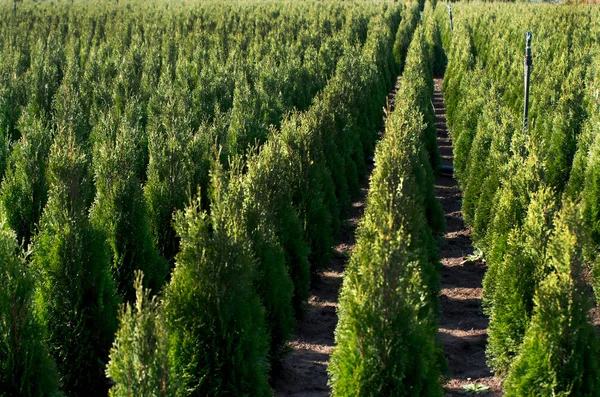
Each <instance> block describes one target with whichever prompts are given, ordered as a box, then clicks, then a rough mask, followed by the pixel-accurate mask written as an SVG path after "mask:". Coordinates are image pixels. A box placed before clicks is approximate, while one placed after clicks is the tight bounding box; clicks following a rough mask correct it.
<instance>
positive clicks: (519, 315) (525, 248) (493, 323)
mask: <svg viewBox="0 0 600 397" xmlns="http://www.w3.org/2000/svg"><path fill="white" fill-rule="evenodd" d="M557 209H558V203H557V200H556V197H555V195H554V194H553V193H552V191H551V190H550V189H547V188H545V189H541V190H540V191H538V192H536V193H533V194H532V197H531V203H530V204H529V208H528V210H527V217H526V218H525V221H524V223H523V226H522V227H521V228H519V229H514V230H513V231H511V233H510V234H509V236H508V244H507V248H506V253H505V255H504V259H503V261H502V263H500V264H499V265H498V267H497V270H496V271H497V283H496V287H495V294H494V305H493V306H492V309H491V310H490V324H489V327H488V335H489V337H488V345H487V348H486V354H487V357H488V364H489V365H490V367H491V368H492V369H493V370H494V371H496V372H497V373H506V372H507V371H508V369H509V368H510V365H511V364H512V362H513V360H514V358H515V357H516V355H517V354H518V353H519V350H520V348H521V344H522V343H523V337H524V336H525V331H526V330H527V328H528V327H529V324H530V322H531V315H532V312H533V297H534V295H535V293H536V291H537V289H538V286H539V284H540V282H541V281H542V280H543V279H544V278H546V276H547V275H548V271H549V270H548V269H547V268H546V249H547V244H548V239H549V238H550V234H551V231H552V228H553V220H554V214H555V213H556V211H557Z"/></svg>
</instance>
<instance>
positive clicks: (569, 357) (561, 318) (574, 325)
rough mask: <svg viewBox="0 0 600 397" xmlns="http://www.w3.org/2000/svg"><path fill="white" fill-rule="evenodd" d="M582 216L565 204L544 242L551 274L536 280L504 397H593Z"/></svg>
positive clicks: (594, 344)
mask: <svg viewBox="0 0 600 397" xmlns="http://www.w3.org/2000/svg"><path fill="white" fill-rule="evenodd" d="M582 224H583V219H582V217H581V213H580V211H579V210H577V208H576V207H575V206H574V205H573V204H571V203H566V204H565V205H564V207H563V209H562V211H561V213H560V215H559V216H557V218H556V220H555V225H554V233H553V235H552V237H551V238H550V241H549V243H548V264H547V266H549V268H550V269H552V273H550V275H548V277H547V278H546V279H545V280H544V281H543V282H542V283H541V284H540V287H539V290H538V292H537V294H536V297H535V309H534V314H533V319H532V322H531V326H530V327H529V329H528V330H527V333H526V335H525V340H524V342H523V346H522V348H521V352H520V354H519V356H518V357H517V358H516V360H515V362H514V364H513V366H512V368H511V370H510V373H509V375H508V378H507V379H506V383H505V391H506V395H507V396H525V395H536V396H570V395H574V396H594V395H596V394H598V390H599V388H600V382H599V380H600V368H599V367H598V362H597V356H598V348H599V345H598V337H597V336H596V334H595V331H594V329H593V328H592V326H591V325H590V324H589V322H588V318H587V315H588V309H589V300H588V298H587V297H586V293H585V287H584V280H583V279H582V276H583V274H582V271H583V268H584V266H585V263H584V258H583V251H582V249H581V243H580V241H581V239H585V235H584V230H583V228H582V227H581V225H582Z"/></svg>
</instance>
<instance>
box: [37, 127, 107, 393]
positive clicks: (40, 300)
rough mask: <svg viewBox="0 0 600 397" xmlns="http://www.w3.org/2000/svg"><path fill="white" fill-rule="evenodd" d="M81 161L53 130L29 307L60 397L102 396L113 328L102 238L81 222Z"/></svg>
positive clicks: (84, 179) (88, 193)
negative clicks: (44, 334)
mask: <svg viewBox="0 0 600 397" xmlns="http://www.w3.org/2000/svg"><path fill="white" fill-rule="evenodd" d="M89 162H90V161H89V158H88V156H87V155H86V153H85V152H83V151H82V149H81V147H80V146H79V144H78V143H77V141H76V138H75V136H74V135H73V132H72V131H71V130H70V129H68V128H65V127H64V126H59V130H58V131H57V133H56V138H55V140H54V143H53V144H52V148H51V150H50V160H49V167H48V177H49V184H50V193H49V198H48V204H47V205H46V207H45V209H44V213H43V215H42V219H41V222H40V231H39V233H38V235H37V236H36V237H35V238H34V242H33V253H32V263H31V266H32V269H33V271H34V272H35V274H36V278H37V284H36V294H35V295H36V297H35V302H36V310H37V311H38V312H39V314H40V316H41V318H42V319H43V321H44V323H45V324H46V325H47V328H48V338H47V343H48V344H49V347H50V351H51V353H52V356H53V357H54V359H55V361H56V364H57V366H58V371H59V375H60V381H61V384H62V386H61V387H62V389H63V390H64V391H65V393H66V394H67V395H82V394H90V393H92V394H105V393H106V391H107V389H108V385H107V382H106V378H105V376H104V366H105V363H106V360H107V358H108V350H109V348H110V344H111V341H112V338H113V334H114V331H115V330H116V326H117V323H116V317H117V304H118V296H117V294H116V290H115V285H114V282H113V280H112V278H111V275H110V260H109V256H108V250H107V247H106V240H105V236H104V235H103V234H102V233H101V232H99V231H98V230H95V229H94V228H93V227H92V225H91V223H90V221H89V219H88V207H89V204H90V202H91V198H92V188H93V184H92V178H91V174H90V172H89V169H88V166H89Z"/></svg>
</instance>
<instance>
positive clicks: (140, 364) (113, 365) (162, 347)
mask: <svg viewBox="0 0 600 397" xmlns="http://www.w3.org/2000/svg"><path fill="white" fill-rule="evenodd" d="M142 280H143V273H142V272H141V271H136V276H135V284H134V290H135V296H136V300H135V304H133V305H132V304H131V303H126V304H125V305H124V306H123V308H122V310H121V313H120V314H119V330H118V331H117V333H116V335H115V340H114V342H113V345H112V348H111V350H110V361H109V362H108V365H107V367H106V375H107V376H108V377H109V378H110V379H111V380H112V382H113V386H112V388H111V389H110V392H109V395H110V396H114V397H121V396H124V397H125V396H126V397H129V396H165V397H167V396H179V395H181V394H182V393H183V390H181V388H180V382H179V379H177V378H176V377H175V376H174V374H173V370H172V368H171V362H170V361H169V339H168V334H167V328H166V324H165V317H164V311H163V306H162V305H161V301H160V300H158V299H157V297H156V296H151V293H150V290H148V289H146V288H144V286H143V282H142Z"/></svg>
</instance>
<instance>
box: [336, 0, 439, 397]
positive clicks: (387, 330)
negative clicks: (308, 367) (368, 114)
mask: <svg viewBox="0 0 600 397" xmlns="http://www.w3.org/2000/svg"><path fill="white" fill-rule="evenodd" d="M423 19H424V23H423V25H422V26H420V27H418V28H417V30H416V31H415V34H414V37H413V39H412V43H411V44H410V47H409V49H408V55H407V58H406V66H405V69H404V73H403V75H402V79H401V81H400V84H399V89H398V91H397V94H396V102H395V106H396V107H395V109H394V111H393V112H392V113H391V114H390V115H389V117H388V119H387V121H386V126H385V127H386V128H385V135H384V137H383V138H382V140H381V141H380V142H379V143H378V145H377V149H376V151H375V168H374V171H373V174H372V176H371V185H370V188H369V193H368V197H367V202H366V208H365V214H364V217H363V219H362V221H361V223H360V225H359V228H358V231H357V244H356V249H355V250H354V252H353V254H352V256H351V258H350V262H349V264H348V267H347V268H346V271H345V273H344V281H343V286H342V292H341V296H340V307H339V310H338V314H339V323H338V325H337V328H336V333H335V342H336V346H335V348H334V352H333V355H332V358H331V362H330V364H329V375H330V384H331V386H332V391H333V395H334V396H355V395H361V396H375V395H386V396H442V395H443V389H442V387H441V384H440V377H441V375H442V373H443V370H444V368H445V359H444V356H443V352H442V349H441V344H440V342H439V340H438V336H437V333H438V314H439V282H440V275H439V270H440V264H439V258H438V254H437V248H438V247H437V243H436V239H435V236H439V235H441V234H442V233H443V232H444V228H445V224H444V213H443V211H442V208H441V205H440V203H439V202H438V200H437V199H436V197H435V193H434V173H435V172H437V169H438V168H439V163H440V158H439V154H438V151H437V146H436V128H435V117H434V113H433V108H432V105H431V100H432V98H433V79H432V70H433V68H434V65H435V64H436V59H437V60H438V61H439V59H438V58H436V54H438V55H439V51H436V50H435V48H436V46H437V47H439V46H440V45H441V43H440V41H439V32H438V28H437V24H436V20H435V19H434V14H433V8H432V7H431V5H430V3H427V4H426V5H425V9H424V12H423Z"/></svg>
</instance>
